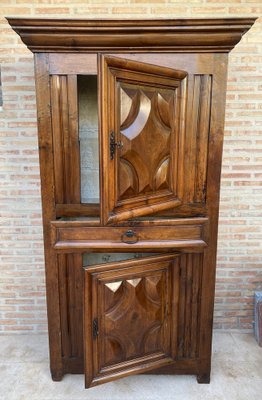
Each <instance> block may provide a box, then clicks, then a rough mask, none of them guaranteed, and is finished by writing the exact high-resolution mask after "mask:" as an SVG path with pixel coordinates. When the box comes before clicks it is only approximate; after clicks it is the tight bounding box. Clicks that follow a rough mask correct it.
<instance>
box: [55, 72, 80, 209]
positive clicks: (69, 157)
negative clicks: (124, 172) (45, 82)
mask: <svg viewBox="0 0 262 400" xmlns="http://www.w3.org/2000/svg"><path fill="white" fill-rule="evenodd" d="M50 86H51V115H52V133H53V151H54V176H55V201H56V203H57V204H75V203H80V153H79V137H78V105H77V103H78V101H77V76H76V75H52V76H51V77H50Z"/></svg>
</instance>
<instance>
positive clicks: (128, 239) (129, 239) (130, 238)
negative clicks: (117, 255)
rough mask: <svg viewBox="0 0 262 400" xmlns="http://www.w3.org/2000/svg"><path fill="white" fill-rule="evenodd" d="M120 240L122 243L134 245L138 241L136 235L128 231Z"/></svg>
mask: <svg viewBox="0 0 262 400" xmlns="http://www.w3.org/2000/svg"><path fill="white" fill-rule="evenodd" d="M121 240H122V242H123V243H127V244H134V243H136V242H137V241H138V237H137V235H136V233H135V232H134V231H132V230H131V229H130V230H128V231H126V232H125V233H123V235H122V236H121Z"/></svg>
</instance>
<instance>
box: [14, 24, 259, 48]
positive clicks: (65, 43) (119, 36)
mask: <svg viewBox="0 0 262 400" xmlns="http://www.w3.org/2000/svg"><path fill="white" fill-rule="evenodd" d="M7 20H8V22H9V24H10V25H11V27H12V28H13V30H14V31H15V32H17V33H18V35H19V36H20V37H21V39H22V41H23V42H24V43H25V44H26V46H27V47H28V48H29V49H30V50H31V51H32V52H33V53H39V52H40V53H42V52H63V53H67V52H70V53H72V52H85V53H88V52H91V53H95V52H108V51H111V52H114V53H117V52H129V53H137V52H148V51H151V52H187V53H197V52H202V53H207V52H212V53H227V52H229V51H230V50H232V49H233V48H234V46H235V45H236V44H237V43H238V42H239V41H240V39H241V37H242V36H243V34H244V33H245V32H247V31H248V30H249V29H250V28H251V26H252V25H253V24H254V22H255V20H256V18H225V19H158V20H157V19H154V20H150V19H148V20H139V19H137V20H113V19H112V20H95V19H92V20H81V19H79V20H77V19H38V18H11V17H10V18H7Z"/></svg>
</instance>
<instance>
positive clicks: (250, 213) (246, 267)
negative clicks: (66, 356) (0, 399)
mask: <svg viewBox="0 0 262 400" xmlns="http://www.w3.org/2000/svg"><path fill="white" fill-rule="evenodd" d="M5 15H6V16H30V17H33V16H37V17H41V16H42V17H76V18H84V17H86V18H92V17H96V18H111V17H118V18H122V17H123V18H128V17H129V16H130V17H133V18H139V17H143V18H150V17H151V18H152V17H155V18H156V17H157V18H160V17H163V18H164V17H173V18H176V17H199V18H202V17H207V18H208V17H229V16H234V17H235V16H239V17H240V16H241V17H247V16H260V15H262V5H261V1H259V0H257V1H256V0H249V1H242V0H230V1H223V0H204V1H199V0H192V1H189V2H183V1H182V0H170V1H167V0H126V1H120V0H109V1H104V0H89V1H88V0H85V1H84V0H0V16H1V17H0V33H1V35H0V66H1V75H2V85H3V102H4V103H3V107H2V108H0V185H1V187H0V218H1V249H0V269H1V272H0V273H1V279H0V296H1V300H0V314H1V316H0V331H1V332H2V333H8V332H17V333H21V332H28V331H33V332H43V331H45V330H46V308H45V287H44V264H43V242H42V228H41V206H40V190H39V185H40V182H39V165H38V153H37V132H36V106H35V87H34V76H33V57H32V54H31V53H30V52H29V51H28V50H27V49H26V47H25V46H24V45H23V44H22V43H21V41H20V40H19V38H18V36H17V35H16V34H15V33H14V32H13V31H12V30H11V28H10V27H9V25H8V24H7V22H6V20H5V19H4V16H5ZM261 22H262V18H261V19H260V23H259V21H257V22H256V24H255V26H254V27H253V28H252V29H251V31H250V32H249V33H248V34H247V35H246V36H245V37H244V38H243V39H242V41H241V43H240V44H238V45H237V47H236V49H235V50H233V51H232V53H231V55H230V57H229V76H228V94H227V109H226V125H225V145H224V159H223V176H222V192H221V207H220V210H221V212H220V225H219V249H218V271H217V290H216V308H215V327H216V328H220V329H240V330H242V331H245V330H250V329H251V328H252V321H253V293H254V290H256V289H258V288H260V289H261V288H262V287H261V286H262V276H261V269H262V261H261V260H262V226H261V225H262V45H261V42H262V24H261Z"/></svg>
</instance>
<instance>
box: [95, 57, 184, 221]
mask: <svg viewBox="0 0 262 400" xmlns="http://www.w3.org/2000/svg"><path fill="white" fill-rule="evenodd" d="M186 76H187V73H186V72H185V71H178V70H173V69H170V68H166V67H161V66H156V65H151V64H145V63H141V62H136V61H130V60H126V59H123V58H117V57H111V56H104V55H100V57H99V91H100V104H101V110H100V122H101V123H100V159H101V179H100V186H101V218H102V223H103V224H107V223H115V222H118V221H122V220H126V219H130V218H133V217H139V216H146V215H149V214H152V213H156V212H160V211H162V210H167V209H171V208H173V207H176V206H179V205H180V204H181V197H182V194H183V182H182V177H183V164H184V160H183V158H184V151H183V145H184V122H185V101H186Z"/></svg>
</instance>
